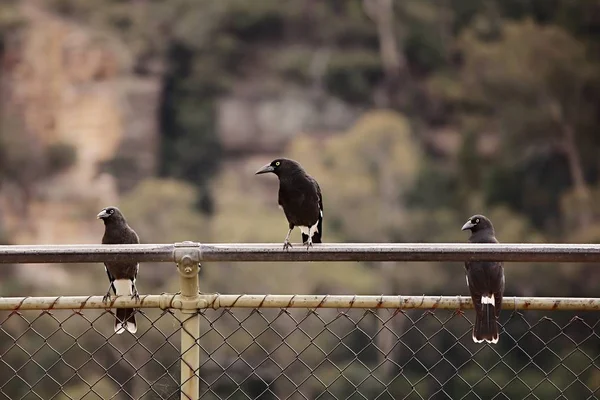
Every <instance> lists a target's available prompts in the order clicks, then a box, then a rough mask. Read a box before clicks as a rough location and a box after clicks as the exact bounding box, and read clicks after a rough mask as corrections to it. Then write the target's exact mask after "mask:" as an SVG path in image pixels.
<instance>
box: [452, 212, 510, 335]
mask: <svg viewBox="0 0 600 400" xmlns="http://www.w3.org/2000/svg"><path fill="white" fill-rule="evenodd" d="M462 230H463V231H466V230H470V231H471V237H469V243H498V240H496V237H495V232H494V226H493V225H492V222H491V221H490V220H489V219H488V218H486V217H485V216H483V215H473V216H472V217H471V218H469V220H468V221H467V222H466V223H465V224H464V225H463V227H462ZM465 269H466V277H467V286H468V287H469V291H470V292H471V298H472V299H473V305H474V306H475V325H474V326H473V341H474V342H475V343H482V342H484V341H485V342H488V343H493V344H496V343H498V337H499V333H498V323H497V320H498V316H499V315H500V309H501V308H502V296H503V294H504V268H503V267H502V263H501V262H499V261H467V262H465Z"/></svg>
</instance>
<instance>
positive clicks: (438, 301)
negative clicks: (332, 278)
mask: <svg viewBox="0 0 600 400" xmlns="http://www.w3.org/2000/svg"><path fill="white" fill-rule="evenodd" d="M184 301H189V299H184V298H182V296H181V295H179V294H174V293H163V294H160V295H141V296H140V300H139V301H135V300H133V299H131V297H129V296H119V297H113V298H112V299H111V300H110V301H109V302H107V303H104V302H103V301H102V296H57V297H0V310H4V311H26V310H81V309H107V308H129V307H135V308H161V309H163V310H164V309H181V308H182V307H183V302H184ZM195 301H196V304H197V307H196V308H197V309H198V310H202V309H209V308H212V309H220V308H253V309H254V308H305V309H317V308H328V309H331V308H333V309H340V310H343V309H355V308H356V309H374V308H385V309H399V310H410V309H422V310H431V309H440V310H444V309H445V310H467V309H472V308H473V303H472V301H471V298H470V297H469V296H425V295H423V296H402V295H395V296H392V295H388V296H384V295H378V296H348V295H301V294H279V295H272V294H217V293H215V294H201V295H199V297H198V298H197V299H196V300H195ZM502 309H504V310H573V311H575V310H577V311H598V310H600V298H584V297H505V298H504V300H503V302H502ZM1 322H2V319H1V318H0V323H1Z"/></svg>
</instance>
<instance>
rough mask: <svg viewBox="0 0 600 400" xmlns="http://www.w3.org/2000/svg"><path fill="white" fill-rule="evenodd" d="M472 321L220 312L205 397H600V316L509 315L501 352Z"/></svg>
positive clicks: (213, 314)
mask: <svg viewBox="0 0 600 400" xmlns="http://www.w3.org/2000/svg"><path fill="white" fill-rule="evenodd" d="M471 313H472V312H464V313H463V312H461V311H458V312H452V311H446V310H436V311H422V310H414V311H399V310H373V309H368V310H357V309H353V310H335V309H334V310H326V309H312V310H290V309H281V310H258V309H254V310H231V309H223V310H211V311H206V312H203V313H202V318H203V321H202V324H201V326H202V327H203V329H202V335H201V338H200V344H201V347H202V350H203V359H202V363H201V368H200V379H201V389H202V392H201V398H203V399H323V400H324V399H594V398H597V396H598V394H599V393H600V364H599V359H598V357H599V351H600V337H599V336H598V333H597V328H598V316H597V315H595V314H591V313H589V314H586V315H582V316H574V315H573V314H570V313H559V312H556V313H555V314H556V315H555V316H553V318H549V317H547V316H545V315H543V314H541V313H539V312H530V311H528V312H525V313H523V312H517V311H514V312H508V313H507V314H508V315H506V316H504V318H505V319H504V320H503V321H502V325H503V330H502V333H501V337H500V343H499V344H498V345H496V346H492V345H478V344H475V343H473V341H472V339H471V327H472V325H471V321H470V318H471V317H472V315H471Z"/></svg>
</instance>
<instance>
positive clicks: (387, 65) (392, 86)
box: [363, 0, 406, 108]
mask: <svg viewBox="0 0 600 400" xmlns="http://www.w3.org/2000/svg"><path fill="white" fill-rule="evenodd" d="M363 8H364V10H365V13H366V14H367V15H368V16H369V18H371V19H372V20H373V22H374V23H375V25H376V26H377V34H378V36H379V52H380V55H381V63H382V64H383V72H384V74H385V83H384V85H385V88H384V89H385V97H386V103H387V104H385V106H388V107H392V108H400V107H401V105H402V102H401V101H400V100H399V99H400V98H401V97H399V96H398V93H399V89H400V86H401V82H402V79H401V78H402V77H403V75H405V74H406V59H405V58H404V55H403V54H402V53H401V52H400V51H399V50H398V43H397V40H396V35H395V33H394V9H393V2H392V0H363Z"/></svg>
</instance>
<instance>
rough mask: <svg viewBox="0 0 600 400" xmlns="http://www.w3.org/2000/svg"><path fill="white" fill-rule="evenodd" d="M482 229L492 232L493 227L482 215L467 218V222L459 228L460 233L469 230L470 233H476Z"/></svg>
mask: <svg viewBox="0 0 600 400" xmlns="http://www.w3.org/2000/svg"><path fill="white" fill-rule="evenodd" d="M484 229H491V230H492V231H493V230H494V226H493V225H492V221H490V220H489V219H488V218H487V217H486V216H484V215H481V214H476V215H473V216H472V217H471V218H469V219H468V220H467V222H465V224H464V225H463V226H462V228H461V231H466V230H470V231H471V232H473V233H476V232H479V231H482V230H484Z"/></svg>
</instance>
